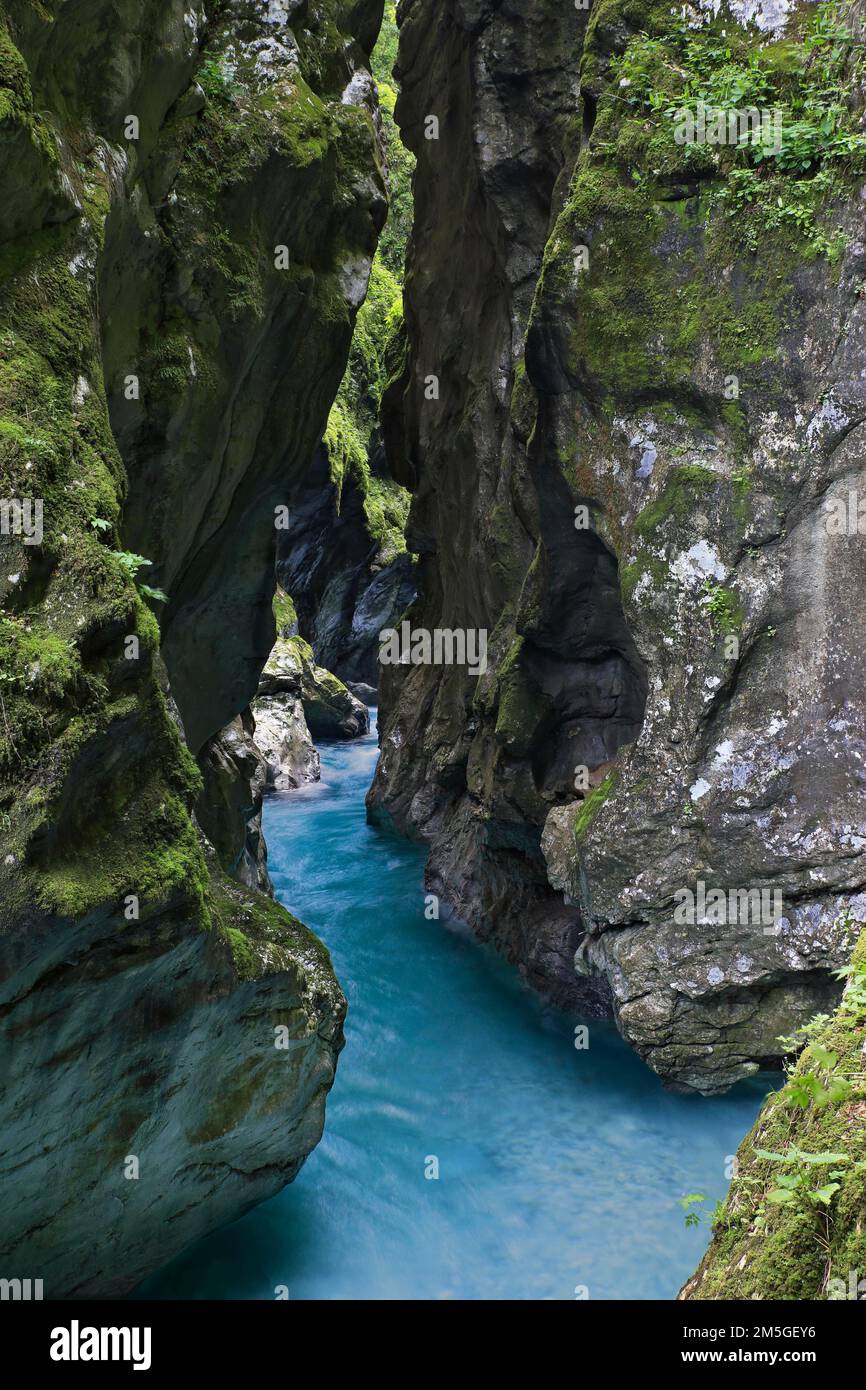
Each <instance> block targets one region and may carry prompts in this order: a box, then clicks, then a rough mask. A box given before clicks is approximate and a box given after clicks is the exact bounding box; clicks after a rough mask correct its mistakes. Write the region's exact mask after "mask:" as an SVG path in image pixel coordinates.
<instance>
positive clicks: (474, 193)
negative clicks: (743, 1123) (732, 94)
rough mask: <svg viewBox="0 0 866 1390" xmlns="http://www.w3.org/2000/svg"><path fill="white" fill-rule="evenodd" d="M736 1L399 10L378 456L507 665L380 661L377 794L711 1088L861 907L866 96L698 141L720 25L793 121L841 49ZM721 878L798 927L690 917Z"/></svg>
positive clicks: (572, 997)
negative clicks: (756, 62)
mask: <svg viewBox="0 0 866 1390" xmlns="http://www.w3.org/2000/svg"><path fill="white" fill-rule="evenodd" d="M733 8H734V10H735V11H736V13H735V14H734V15H732V14H730V13H727V12H726V13H725V14H721V15H719V16H718V17H717V18H715V19H714V18H713V15H712V13H711V11H710V7H706V9H704V10H701V9H699V8H698V7H695V8H694V10H693V11H691V12H690V13H688V14H686V15H685V16H681V15H679V13H677V14H676V15H674V14H672V13H671V10H670V7H668V6H664V5H653V4H650V3H634V0H606V3H597V4H595V5H594V6H593V7H592V10H591V12H590V14H589V18H588V22H587V17H586V14H585V12H584V13H582V12H581V11H572V10H571V9H570V8H569V7H557V6H551V7H550V9H549V12H548V9H547V8H546V7H545V6H540V7H534V8H533V12H532V16H531V17H527V16H526V15H525V14H521V13H518V10H517V7H516V6H511V5H509V4H507V3H505V4H496V3H489V4H477V5H472V4H462V3H458V2H457V0H455V2H454V3H452V4H450V5H448V6H443V7H440V6H432V5H431V4H429V3H425V2H424V0H415V3H410V4H408V5H406V6H405V7H404V10H403V20H402V30H401V48H400V53H401V56H400V68H401V78H402V97H401V100H400V103H399V104H398V110H397V115H398V119H399V121H400V124H401V129H402V131H403V134H404V138H405V139H406V140H407V143H408V144H409V145H410V147H411V148H412V149H413V150H414V151H415V153H416V155H417V157H418V169H417V174H416V180H415V199H416V226H415V232H414V237H413V241H412V245H411V248H410V257H409V267H408V274H407V304H406V319H407V328H408V337H409V355H408V363H407V368H406V372H405V373H404V375H403V377H402V378H401V380H400V381H399V382H397V383H396V384H395V385H394V386H392V388H391V389H390V390H389V392H388V393H387V397H386V408H387V412H388V415H387V419H386V441H387V442H388V445H389V447H390V448H391V450H392V454H393V456H394V457H395V458H403V459H404V460H405V464H404V467H405V469H406V475H407V481H411V482H412V484H413V485H414V488H415V496H414V501H413V507H412V513H411V516H410V524H409V532H408V535H409V544H410V547H411V548H412V549H413V550H417V551H418V552H419V553H420V554H421V562H420V566H419V580H420V598H419V601H418V603H417V605H416V606H415V608H414V610H413V613H412V616H413V620H414V622H415V623H416V625H418V626H424V627H427V628H430V629H432V628H435V627H486V628H487V629H488V630H489V632H490V669H489V670H488V672H487V674H486V675H485V676H483V677H481V678H480V679H479V680H477V681H476V680H474V679H473V678H471V677H469V676H468V675H467V673H466V671H465V669H464V670H461V669H459V668H454V667H452V668H436V667H424V666H417V667H400V666H397V667H390V668H387V672H386V679H385V681H384V682H383V698H382V706H383V717H382V725H381V727H382V761H381V765H380V769H379V772H378V775H377V780H376V783H375V785H374V787H373V789H372V791H371V796H370V801H369V805H370V812H371V814H372V815H373V816H375V817H377V818H383V819H387V820H390V821H391V822H392V823H394V824H395V825H396V826H397V827H398V828H399V829H400V830H402V831H403V832H405V833H408V834H413V835H416V836H419V837H423V838H425V839H428V840H429V841H430V843H431V857H430V866H429V870H428V878H429V883H430V886H431V887H432V888H434V889H435V890H436V891H438V892H440V893H441V894H442V895H443V897H444V898H445V899H446V901H447V902H448V903H449V904H450V905H451V907H452V908H453V910H454V911H456V912H457V913H458V914H459V915H460V916H461V917H463V918H464V919H466V920H468V921H469V922H470V923H471V924H472V926H473V927H474V928H475V929H476V931H477V932H478V933H479V934H480V935H482V936H484V937H490V938H492V939H493V940H494V941H495V942H496V944H497V945H498V946H499V948H500V949H501V950H502V951H503V952H504V953H505V954H506V955H507V956H508V957H509V958H510V959H512V960H513V961H515V962H516V963H517V964H518V965H519V967H520V968H521V970H522V971H523V972H524V973H525V975H526V977H527V978H528V979H529V980H530V981H531V982H532V983H534V984H536V985H537V986H539V987H540V988H541V989H543V990H544V991H545V992H546V993H548V994H549V995H551V996H552V997H554V998H555V999H558V1000H561V1001H563V1002H568V1003H572V1004H575V1003H576V1004H578V1005H580V1006H581V1007H584V1008H585V1007H587V1005H588V1002H591V1000H589V1001H588V998H587V995H586V990H587V989H590V990H591V989H593V988H595V989H596V990H597V991H598V994H599V997H600V998H601V999H602V1001H603V999H604V996H605V994H608V995H609V997H610V998H611V1000H612V1007H613V1011H614V1015H615V1017H616V1019H617V1022H618V1024H619V1027H620V1029H621V1030H622V1032H623V1034H624V1036H625V1037H626V1038H627V1039H628V1040H629V1041H630V1042H631V1043H632V1044H633V1045H634V1046H635V1047H636V1048H637V1049H638V1051H639V1052H640V1053H641V1055H642V1056H643V1057H645V1059H646V1060H647V1061H648V1063H649V1064H650V1065H651V1066H652V1067H654V1068H655V1069H656V1070H657V1071H658V1072H659V1073H660V1074H662V1075H663V1076H664V1077H665V1078H666V1079H667V1080H668V1081H669V1082H670V1083H671V1084H674V1085H677V1086H680V1087H684V1088H694V1089H698V1090H702V1091H713V1090H718V1089H724V1088H725V1087H726V1086H728V1085H730V1084H731V1083H732V1082H733V1081H735V1080H736V1079H737V1078H738V1077H740V1076H742V1075H744V1074H747V1073H748V1072H749V1071H753V1070H755V1068H756V1067H757V1066H758V1065H760V1064H762V1063H764V1062H772V1061H774V1060H776V1061H777V1060H778V1059H779V1057H780V1055H781V1048H780V1044H779V1043H778V1035H779V1034H780V1033H781V1032H783V1031H785V1030H786V1029H789V1028H790V1027H791V1026H792V1024H793V1023H795V1022H798V1021H802V1020H803V1019H805V1018H807V1017H808V1016H809V1015H810V1014H811V1013H813V1012H814V1011H815V1010H816V1009H819V1008H823V1007H826V1006H827V1004H828V1003H829V1002H830V1001H831V1000H833V999H834V998H835V997H836V994H837V991H838V986H837V984H836V982H835V981H834V979H833V978H832V973H831V972H832V968H833V967H834V966H835V967H838V966H840V965H842V964H844V962H845V961H846V960H847V959H848V957H849V955H850V951H851V948H852V945H853V943H854V941H855V939H856V936H857V932H858V930H859V927H860V924H861V923H862V921H863V920H864V917H866V914H864V912H863V911H862V907H863V904H864V902H866V899H864V898H863V897H862V893H861V890H862V889H863V887H864V882H866V878H864V870H863V848H864V844H866V840H864V806H863V787H862V772H861V763H862V748H863V735H864V709H863V700H862V694H861V692H862V688H863V680H862V666H863V650H864V642H863V638H864V632H863V616H862V615H863V604H862V603H860V602H852V601H851V596H852V595H861V594H862V592H863V590H864V582H866V580H864V571H863V552H862V544H861V541H860V540H859V539H858V537H857V536H853V537H852V536H841V537H840V536H832V535H830V534H828V529H827V526H826V524H825V522H826V507H827V502H828V500H831V499H836V498H844V497H845V496H847V494H848V492H849V490H855V491H856V490H858V489H862V486H863V478H862V442H861V441H862V429H863V421H864V418H866V410H864V393H863V372H862V360H863V353H864V347H866V336H864V329H866V326H864V322H863V300H862V295H861V292H860V291H861V282H862V274H863V268H864V262H863V255H864V250H863V242H862V193H861V189H862V187H863V175H862V173H859V174H858V169H860V168H862V148H861V147H859V146H858V145H857V141H858V140H859V139H860V138H861V137H859V136H858V135H857V134H856V131H857V130H858V126H857V116H858V112H859V111H860V110H862V85H861V79H860V78H859V76H857V75H856V74H852V71H851V69H850V67H849V68H848V70H847V73H846V74H843V73H842V71H841V70H840V71H836V70H834V73H833V75H832V77H831V78H828V82H832V83H835V84H839V83H840V82H842V80H843V77H844V79H845V82H846V85H847V87H848V89H850V92H851V96H850V98H849V100H848V103H847V108H845V109H844V110H843V111H842V114H841V115H840V116H839V117H838V119H839V121H840V122H841V123H842V126H841V127H840V128H842V127H844V129H845V131H846V132H848V131H851V132H853V133H852V134H851V135H850V137H849V136H848V135H847V134H846V136H845V138H846V139H848V140H849V146H848V148H850V149H852V150H854V151H855V157H852V158H850V159H847V160H845V159H842V160H840V161H838V162H833V157H831V156H830V155H829V154H826V149H828V148H829V146H827V145H826V144H825V145H822V144H821V142H820V139H819V140H818V141H817V142H816V144H815V145H814V147H813V149H812V150H811V151H810V152H807V153H806V154H805V155H803V154H802V152H801V153H800V163H799V164H798V163H797V156H796V154H792V155H791V162H790V164H785V163H784V162H783V161H782V160H781V159H780V160H779V161H778V162H777V163H776V164H772V163H768V164H767V165H766V166H765V168H764V169H762V170H761V171H759V172H757V173H756V172H755V171H754V170H750V169H749V168H744V167H743V166H742V165H737V164H736V163H735V161H734V160H733V157H732V156H731V155H730V154H729V153H726V152H725V151H724V150H721V151H720V150H718V149H712V148H708V146H707V145H706V144H705V145H703V146H700V145H696V144H692V145H678V144H677V143H676V142H675V140H674V138H673V120H672V119H671V118H670V116H669V115H668V114H667V113H666V111H665V101H666V100H667V102H668V103H669V104H670V105H671V106H675V105H676V103H677V101H678V100H679V101H682V100H683V99H684V98H683V96H682V95H681V93H682V92H683V90H684V84H685V83H689V84H690V85H689V86H688V87H687V88H686V90H687V91H689V92H690V93H691V96H692V100H693V101H694V99H695V95H696V93H697V92H699V91H700V83H701V82H702V81H707V80H708V79H707V78H706V72H707V70H708V69H709V70H712V66H713V61H712V60H709V59H708V58H707V54H706V52H705V51H704V49H702V48H701V47H700V45H701V44H702V43H709V42H711V41H718V40H717V35H718V34H719V33H720V31H721V28H723V27H724V28H725V38H724V42H725V44H727V45H728V46H729V47H730V51H731V52H732V53H733V54H734V55H735V60H739V61H741V62H742V64H743V66H744V68H745V67H746V65H747V64H748V62H749V61H751V60H750V58H749V55H750V54H751V55H752V57H755V56H756V55H758V54H759V53H760V55H761V56H760V61H761V63H762V64H763V65H764V67H765V69H766V79H765V80H766V91H767V92H769V93H770V95H769V97H767V98H766V99H767V100H768V101H772V100H780V101H784V102H786V103H789V106H790V103H792V102H793V103H794V104H795V106H794V107H790V109H795V108H796V109H798V110H800V109H801V108H802V105H803V101H804V94H805V95H806V96H808V94H809V92H810V91H811V90H812V88H811V86H810V84H811V83H812V82H813V81H817V80H818V74H820V73H821V72H822V71H823V69H822V66H821V65H822V64H825V63H827V62H830V61H831V59H830V58H829V57H828V53H829V47H831V46H832V45H829V46H828V47H827V48H824V47H822V46H821V43H820V42H818V41H816V44H815V46H814V51H813V49H811V48H808V47H807V46H806V45H805V44H804V42H803V41H802V36H803V33H804V31H805V28H806V26H807V25H808V24H809V22H810V11H809V9H808V7H806V8H805V9H798V10H796V11H795V12H793V13H792V14H791V15H790V17H789V18H788V19H787V28H786V27H785V26H786V15H785V9H784V7H783V8H780V7H778V6H776V7H772V9H770V8H769V7H768V10H767V16H766V17H765V16H764V14H763V13H762V10H761V7H760V6H759V7H754V6H751V7H748V12H749V14H750V15H751V14H757V18H758V22H759V24H760V25H762V26H763V28H756V27H755V26H750V27H744V25H743V24H742V23H740V22H739V20H738V19H737V17H736V15H737V14H739V15H740V16H742V14H743V13H744V7H742V6H737V5H735V6H734V7H733ZM845 8H846V11H847V23H848V27H849V30H850V29H851V27H852V26H853V27H854V28H855V29H856V26H857V25H858V24H859V22H860V21H859V12H858V9H857V7H856V6H853V7H845ZM713 26H715V27H713ZM774 26H775V32H774ZM695 45H697V47H695ZM841 51H842V52H845V51H846V50H845V48H844V45H843V48H842V50H841ZM714 61H715V63H716V65H718V63H719V61H720V60H719V59H718V56H717V57H716V59H715V60H714ZM832 61H835V60H832ZM839 61H840V62H843V63H846V62H848V61H849V60H848V59H847V58H843V59H840V60H839ZM851 61H853V59H852V60H851ZM798 102H799V103H800V105H799V106H798V107H797V106H796V103H798ZM786 109H788V107H786ZM431 114H438V115H439V118H440V134H439V139H438V140H426V139H425V138H424V124H425V117H427V116H428V115H431ZM786 148H787V147H786ZM801 168H802V169H805V170H806V175H805V176H802V177H801V176H800V169H801ZM455 224H459V225H460V227H461V255H460V256H459V257H455V256H454V255H453V252H452V239H453V228H454V226H455ZM770 248H771V250H772V254H770ZM430 374H434V375H436V376H437V377H438V378H439V382H440V395H439V399H438V400H435V399H433V400H431V399H427V395H426V391H425V387H426V385H427V383H428V379H429V376H430ZM734 389H735V390H736V394H731V392H732V390H734ZM581 508H583V509H585V512H584V513H583V514H582V513H581V511H580V510H579V509H581ZM576 509H578V510H576ZM586 519H588V524H585V521H586ZM731 637H736V639H737V641H736V644H731V643H730V642H729V641H728V639H729V638H731ZM575 769H581V770H582V771H581V773H580V774H579V776H581V777H582V776H583V775H584V772H585V774H586V779H585V780H584V781H583V787H582V789H584V790H585V791H586V792H588V793H589V794H588V795H585V797H584V799H583V800H576V799H575V792H574V790H573V786H574V777H575ZM587 783H588V784H587ZM578 785H580V784H579V783H578ZM699 882H704V883H705V884H706V886H707V888H708V889H711V888H719V889H721V890H723V891H724V892H725V893H727V892H728V891H729V890H735V891H736V890H750V891H753V890H754V891H758V892H760V891H762V890H763V891H765V892H766V893H768V894H772V893H773V892H774V891H776V890H778V892H779V893H780V894H781V899H782V909H781V912H778V911H774V913H773V915H772V916H771V917H770V919H769V921H765V920H761V921H755V920H752V919H749V920H745V921H739V920H735V921H730V922H724V921H721V922H720V921H718V920H715V921H714V920H712V919H711V918H709V917H708V918H706V919H705V920H703V921H698V922H696V923H694V924H692V925H685V926H680V925H677V923H676V921H675V918H674V908H675V904H676V902H677V899H676V894H677V892H678V890H681V889H690V890H692V891H697V884H698V883H699ZM554 890H555V891H554ZM774 919H775V920H774Z"/></svg>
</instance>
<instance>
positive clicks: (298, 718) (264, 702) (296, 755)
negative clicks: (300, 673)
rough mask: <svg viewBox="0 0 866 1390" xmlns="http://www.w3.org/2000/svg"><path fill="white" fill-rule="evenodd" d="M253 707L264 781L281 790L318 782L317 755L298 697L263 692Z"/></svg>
mask: <svg viewBox="0 0 866 1390" xmlns="http://www.w3.org/2000/svg"><path fill="white" fill-rule="evenodd" d="M255 707H256V715H255V719H256V732H255V739H256V746H257V748H258V749H259V750H260V752H261V754H262V756H263V758H264V763H265V777H266V785H267V786H269V787H273V788H274V789H275V790H277V791H281V790H286V789H292V788H295V787H302V786H303V785H304V784H305V783H306V782H318V780H319V776H320V769H319V755H318V753H317V751H316V748H315V746H314V744H313V740H312V739H311V738H310V730H309V729H308V727H307V721H306V719H305V718H304V706H303V704H302V703H301V700H300V699H297V698H293V697H292V696H291V695H263V696H261V697H260V698H259V699H258V700H256V706H255Z"/></svg>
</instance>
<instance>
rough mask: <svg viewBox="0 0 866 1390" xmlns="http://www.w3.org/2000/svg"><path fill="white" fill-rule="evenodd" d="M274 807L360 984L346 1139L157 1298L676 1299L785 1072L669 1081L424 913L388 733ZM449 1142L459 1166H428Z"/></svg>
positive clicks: (282, 867) (281, 868)
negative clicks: (393, 830)
mask: <svg viewBox="0 0 866 1390" xmlns="http://www.w3.org/2000/svg"><path fill="white" fill-rule="evenodd" d="M321 754H322V781H321V783H319V784H316V785H313V786H311V787H309V788H305V789H303V790H300V791H293V792H284V793H280V794H278V795H277V796H274V797H273V798H272V799H270V800H269V801H268V802H267V803H266V811H265V830H266V835H267V841H268V848H269V863H270V869H271V874H272V877H273V880H274V884H275V887H276V891H277V894H278V896H279V897H280V898H281V900H282V901H283V902H284V903H285V904H286V905H287V906H288V907H290V908H291V909H292V911H293V912H295V913H296V914H297V916H299V917H300V918H301V919H302V920H303V921H305V922H306V923H307V924H308V926H310V927H312V928H313V930H314V931H316V932H317V933H318V934H319V935H320V936H321V937H322V938H323V939H324V940H325V942H326V943H327V945H328V947H329V948H330V951H331V954H332V956H333V960H334V965H335V967H336V970H337V974H338V976H339V979H340V981H341V983H342V986H343V988H344V990H345V992H346V994H347V996H348V1000H349V1015H348V1020H347V1025H346V1048H345V1050H344V1052H343V1053H342V1055H341V1057H340V1061H339V1065H338V1068H337V1080H336V1084H335V1086H334V1089H333V1091H332V1092H331V1095H330V1098H329V1100H328V1111H327V1121H326V1127H325V1135H324V1138H323V1139H322V1142H321V1144H320V1145H319V1146H318V1148H317V1149H316V1150H315V1151H314V1152H313V1154H312V1155H311V1156H310V1158H309V1159H308V1160H307V1163H306V1164H305V1166H304V1168H303V1169H302V1170H301V1173H300V1175H299V1176H298V1178H297V1179H296V1180H295V1182H294V1183H293V1184H292V1185H291V1186H290V1187H287V1188H286V1189H285V1190H284V1191H283V1192H282V1193H280V1195H279V1196H277V1197H275V1198H273V1200H271V1201H270V1202H267V1203H265V1204H264V1205H263V1206H260V1207H257V1208H256V1209H255V1210H254V1211H252V1212H250V1213H249V1214H248V1215H247V1216H245V1217H243V1218H242V1219H241V1220H239V1221H236V1222H234V1223H233V1224H232V1225H231V1226H228V1227H225V1228H224V1229H223V1230H221V1231H219V1232H217V1233H215V1234H214V1235H211V1236H209V1237H208V1238H207V1239H205V1240H203V1241H201V1242H199V1244H198V1245H196V1246H194V1247H193V1248H192V1249H190V1250H189V1251H187V1252H186V1253H185V1254H184V1255H182V1256H181V1257H180V1258H178V1259H176V1260H175V1261H174V1262H173V1263H172V1264H171V1265H170V1266H168V1268H167V1269H165V1270H163V1271H162V1272H161V1273H160V1274H158V1275H156V1276H154V1277H152V1278H151V1279H149V1280H148V1281H147V1283H146V1284H145V1285H144V1286H143V1287H142V1288H141V1289H140V1291H139V1292H140V1294H142V1295H146V1296H148V1297H157V1298H259V1299H272V1298H273V1297H274V1291H275V1289H276V1287H277V1286H278V1285H287V1286H288V1289H289V1294H290V1297H291V1298H292V1299H313V1298H325V1299H354V1298H384V1299H405V1298H410V1299H443V1298H456V1299H483V1298H488V1299H513V1298H520V1299H571V1298H574V1297H575V1289H576V1287H577V1286H581V1285H582V1286H585V1287H586V1289H587V1290H588V1294H589V1297H590V1298H591V1299H607V1298H625V1299H644V1298H672V1297H673V1296H674V1295H675V1293H676V1291H677V1289H678V1287H679V1285H680V1284H681V1283H682V1281H683V1280H684V1279H685V1278H686V1276H687V1275H688V1274H690V1273H691V1271H692V1270H693V1269H694V1267H695V1265H696V1264H697V1263H698V1261H699V1260H700V1257H701V1255H702V1253H703V1250H704V1247H705V1245H706V1243H707V1240H708V1236H709V1231H708V1227H707V1226H706V1225H704V1226H702V1227H701V1228H700V1229H697V1230H695V1229H687V1228H686V1226H685V1224H684V1219H683V1212H682V1209H681V1207H680V1206H679V1204H678V1201H677V1199H678V1198H679V1197H680V1196H682V1195H683V1194H685V1193H687V1192H705V1193H706V1194H707V1195H708V1197H709V1198H710V1201H709V1202H708V1203H707V1206H710V1205H711V1204H712V1201H714V1200H715V1199H716V1198H718V1197H721V1196H722V1195H723V1194H724V1192H725V1188H726V1186H727V1183H726V1179H725V1163H726V1157H727V1155H729V1154H732V1153H733V1152H734V1151H735V1149H736V1147H737V1144H738V1143H739V1141H740V1139H741V1138H742V1136H743V1134H744V1133H745V1132H746V1130H747V1129H748V1128H749V1126H750V1125H751V1124H752V1122H753V1120H754V1117H755V1115H756V1113H757V1110H758V1108H759V1105H760V1102H761V1100H762V1098H763V1096H764V1094H765V1092H766V1090H767V1086H768V1084H772V1081H771V1079H770V1078H768V1077H762V1078H756V1079H755V1080H753V1081H749V1082H746V1083H744V1084H743V1085H742V1086H741V1087H739V1088H738V1089H737V1090H736V1091H735V1092H734V1093H732V1094H730V1095H728V1096H726V1097H723V1098H721V1099H718V1098H717V1099H706V1100H704V1099H700V1098H698V1097H683V1096H674V1095H669V1094H667V1093H666V1092H665V1091H664V1090H663V1089H662V1087H661V1084H660V1083H659V1081H658V1079H657V1078H656V1077H655V1076H654V1075H653V1074H652V1073H651V1072H650V1071H648V1070H647V1069H646V1067H644V1066H643V1064H642V1063H641V1062H640V1061H638V1059H637V1058H636V1057H635V1056H634V1055H633V1054H632V1053H631V1052H630V1051H629V1049H628V1048H626V1047H625V1045H624V1044H623V1042H622V1041H621V1039H620V1038H619V1036H618V1034H617V1032H616V1030H615V1028H614V1027H613V1025H612V1024H607V1023H596V1022H593V1023H591V1024H590V1025H589V1027H590V1046H589V1049H588V1050H586V1051H577V1050H576V1049H575V1047H574V1040H573V1025H569V1023H568V1022H567V1021H565V1020H564V1019H562V1018H561V1017H560V1016H558V1015H555V1014H553V1013H551V1012H550V1011H549V1010H546V1009H545V1008H544V1007H542V1005H541V1004H540V1003H539V1002H538V1000H537V999H535V998H534V996H532V995H530V994H529V993H528V992H527V991H526V990H525V989H524V988H523V987H522V985H521V984H520V983H519V981H518V980H517V979H516V977H515V975H514V974H513V972H512V971H510V970H509V969H508V968H507V967H505V966H504V965H503V964H502V963H501V962H500V961H499V960H498V959H496V958H495V957H494V956H493V955H492V953H488V951H487V950H482V949H481V948H479V947H478V946H477V945H476V944H475V943H474V942H473V941H471V940H470V939H468V938H467V936H466V935H465V934H462V933H460V932H455V931H453V930H448V929H446V928H445V927H444V926H443V924H442V923H440V922H429V921H426V920H425V918H424V896H423V888H422V870H423V859H424V855H423V851H422V850H420V849H419V848H418V847H416V846H412V845H409V844H406V843H403V842H402V841H399V840H396V839H394V838H392V837H390V836H388V835H386V834H384V833H383V832H381V831H377V830H374V829H372V828H371V827H370V826H368V825H367V824H366V821H365V816H364V794H365V792H366V790H367V787H368V786H369V784H370V779H371V777H372V773H373V768H374V765H375V759H376V740H375V735H374V734H371V735H370V736H368V737H366V738H364V739H360V740H357V741H355V742H353V743H341V744H325V745H323V746H322V748H321ZM431 1157H435V1158H436V1159H438V1165H439V1177H438V1179H433V1178H429V1179H428V1178H425V1167H426V1168H427V1169H428V1171H432V1168H433V1165H432V1164H431V1163H430V1162H429V1159H430V1158H431Z"/></svg>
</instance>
